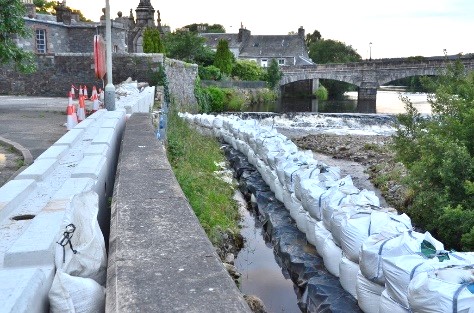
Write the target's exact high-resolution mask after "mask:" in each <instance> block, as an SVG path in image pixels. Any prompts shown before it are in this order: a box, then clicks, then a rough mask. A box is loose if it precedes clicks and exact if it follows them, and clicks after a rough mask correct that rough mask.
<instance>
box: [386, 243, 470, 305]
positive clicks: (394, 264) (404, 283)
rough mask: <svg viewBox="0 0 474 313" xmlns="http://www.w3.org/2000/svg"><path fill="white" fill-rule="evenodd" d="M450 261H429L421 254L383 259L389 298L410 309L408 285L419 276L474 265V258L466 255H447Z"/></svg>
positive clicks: (432, 259) (455, 253)
mask: <svg viewBox="0 0 474 313" xmlns="http://www.w3.org/2000/svg"><path fill="white" fill-rule="evenodd" d="M444 255H446V256H447V257H448V258H449V259H448V260H445V259H444V258H441V260H440V258H438V257H436V256H435V257H434V258H431V259H427V258H426V256H423V255H420V254H411V255H402V256H396V257H384V258H383V273H384V276H385V288H386V290H387V293H388V294H389V296H390V297H391V298H392V299H393V300H394V301H396V302H398V303H400V304H401V305H402V306H403V307H405V308H408V307H409V304H408V285H409V284H410V281H411V280H412V279H413V278H414V277H415V276H416V275H418V274H420V273H423V272H430V271H433V270H436V269H439V268H444V267H447V266H456V265H457V266H462V265H470V264H474V258H473V257H472V256H470V255H467V254H465V253H458V252H452V253H445V254H444Z"/></svg>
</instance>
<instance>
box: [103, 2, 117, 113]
mask: <svg viewBox="0 0 474 313" xmlns="http://www.w3.org/2000/svg"><path fill="white" fill-rule="evenodd" d="M105 38H106V41H107V46H106V55H107V85H106V86H105V90H104V101H105V108H106V109H107V110H108V111H115V86H114V84H113V82H112V26H111V23H110V4H109V0H105Z"/></svg>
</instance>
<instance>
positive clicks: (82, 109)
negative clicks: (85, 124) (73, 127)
mask: <svg viewBox="0 0 474 313" xmlns="http://www.w3.org/2000/svg"><path fill="white" fill-rule="evenodd" d="M85 119H86V106H85V103H84V95H81V94H79V109H78V110H77V121H78V123H80V122H82V121H83V120H85Z"/></svg>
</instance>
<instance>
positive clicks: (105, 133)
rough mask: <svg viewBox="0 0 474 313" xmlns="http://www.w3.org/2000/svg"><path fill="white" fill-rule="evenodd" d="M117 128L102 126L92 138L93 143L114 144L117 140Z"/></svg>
mask: <svg viewBox="0 0 474 313" xmlns="http://www.w3.org/2000/svg"><path fill="white" fill-rule="evenodd" d="M115 137H116V135H115V130H114V129H112V128H101V129H100V130H99V133H98V134H97V135H96V136H95V137H94V139H92V142H91V144H92V145H102V144H106V145H108V146H110V147H111V146H112V144H113V143H114V140H115Z"/></svg>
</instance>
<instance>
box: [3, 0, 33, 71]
mask: <svg viewBox="0 0 474 313" xmlns="http://www.w3.org/2000/svg"><path fill="white" fill-rule="evenodd" d="M0 8H2V9H1V10H0V64H9V63H13V64H14V65H15V66H16V68H17V69H18V70H19V71H20V72H23V73H32V72H34V71H35V70H36V64H35V62H34V55H33V54H32V53H31V52H27V51H25V50H23V49H21V48H19V47H18V46H17V45H16V43H15V41H14V37H15V36H16V37H20V38H27V37H29V36H30V35H31V33H30V30H29V29H27V28H26V26H25V22H24V20H23V16H24V15H25V13H26V8H25V6H24V5H23V3H22V2H21V1H20V0H0Z"/></svg>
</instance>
